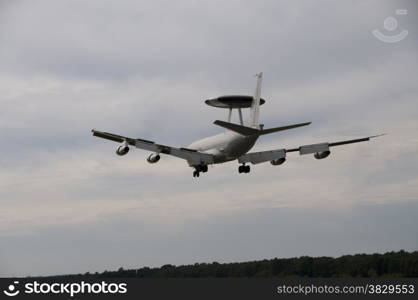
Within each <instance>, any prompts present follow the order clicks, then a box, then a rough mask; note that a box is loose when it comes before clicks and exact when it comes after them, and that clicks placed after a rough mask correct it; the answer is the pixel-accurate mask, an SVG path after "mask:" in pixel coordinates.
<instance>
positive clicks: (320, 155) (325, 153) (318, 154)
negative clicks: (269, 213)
mask: <svg viewBox="0 0 418 300" xmlns="http://www.w3.org/2000/svg"><path fill="white" fill-rule="evenodd" d="M330 154H331V151H329V150H328V151H323V152H316V153H315V154H314V157H315V158H316V159H323V158H326V157H328V156H329V155H330Z"/></svg>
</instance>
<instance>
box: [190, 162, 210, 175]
mask: <svg viewBox="0 0 418 300" xmlns="http://www.w3.org/2000/svg"><path fill="white" fill-rule="evenodd" d="M207 171H208V166H207V165H199V166H196V167H194V171H193V177H199V175H200V172H202V173H206V172H207Z"/></svg>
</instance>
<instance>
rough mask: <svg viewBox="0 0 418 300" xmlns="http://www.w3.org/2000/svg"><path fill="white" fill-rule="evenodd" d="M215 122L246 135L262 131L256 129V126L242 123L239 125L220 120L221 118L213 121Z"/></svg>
mask: <svg viewBox="0 0 418 300" xmlns="http://www.w3.org/2000/svg"><path fill="white" fill-rule="evenodd" d="M213 124H216V125H218V126H221V127H223V128H226V129H229V130H232V131H235V132H237V133H239V134H242V135H245V136H250V135H257V134H259V133H260V130H258V129H255V128H251V127H246V126H242V125H238V124H234V123H228V122H224V121H219V120H216V121H215V122H213Z"/></svg>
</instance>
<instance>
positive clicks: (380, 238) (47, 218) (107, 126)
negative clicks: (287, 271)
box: [0, 0, 418, 276]
mask: <svg viewBox="0 0 418 300" xmlns="http://www.w3.org/2000/svg"><path fill="white" fill-rule="evenodd" d="M396 9H407V10H408V11H407V14H406V15H405V14H403V15H396ZM417 14H418V5H417V2H416V1H404V2H402V1H392V2H391V1H346V2H344V3H343V2H341V1H338V3H337V2H336V1H291V0H289V1H273V0H272V1H146V2H145V1H116V0H115V1H98V0H97V1H81V0H80V1H52V0H51V1H11V0H0V101H1V106H0V140H1V141H2V144H1V147H0V276H26V275H51V274H65V273H83V272H86V271H90V272H94V271H99V272H102V271H104V270H106V269H107V270H114V269H117V268H119V267H121V266H122V267H124V268H125V269H126V268H139V267H142V266H160V265H163V264H167V263H170V264H192V263H195V262H213V261H218V262H234V261H246V260H257V259H265V258H274V257H293V256H301V255H313V256H322V255H327V256H339V255H343V254H355V253H363V252H366V253H374V252H385V251H392V250H393V251H397V250H400V249H405V250H409V251H412V250H417V249H418V85H417V79H418V57H417V55H418V51H417V50H418V32H417V30H418V26H417V25H418V22H417V20H418V17H417ZM391 16H392V17H394V18H396V20H397V21H398V23H397V25H398V27H397V28H396V29H395V30H393V31H388V30H386V29H385V28H384V25H383V21H384V20H385V18H387V17H391ZM374 29H379V30H380V31H381V32H382V33H384V34H386V35H388V36H392V35H395V34H399V33H400V32H401V31H402V30H408V35H407V37H406V38H405V39H404V40H402V41H399V42H397V43H384V42H382V41H380V40H378V39H377V38H376V37H375V36H374V35H373V34H372V31H373V30H374ZM260 71H263V72H264V81H263V89H262V97H263V98H265V99H266V100H267V102H266V104H265V105H263V106H262V109H261V119H262V121H263V123H265V125H266V127H273V126H281V125H287V124H292V123H298V122H306V121H312V122H313V123H312V125H311V126H309V127H304V128H299V129H294V130H290V131H287V132H283V133H276V134H272V135H269V136H265V137H262V138H260V140H259V142H258V143H257V145H256V146H255V147H254V148H253V151H261V150H267V149H280V148H283V147H297V146H300V145H303V144H310V143H317V142H332V141H339V140H344V139H350V138H357V137H364V136H368V135H374V134H379V133H384V132H387V133H388V134H389V135H387V136H384V137H381V138H379V139H374V140H373V141H371V142H368V143H360V144H355V145H349V146H345V147H337V148H334V149H332V154H331V156H330V157H329V158H327V159H325V160H316V159H314V158H313V157H312V156H310V155H309V156H303V157H300V156H299V155H298V154H297V153H292V154H289V157H288V161H287V162H286V163H285V164H284V165H281V166H276V167H273V166H271V165H270V164H269V163H266V164H261V165H257V166H253V167H252V171H251V173H250V174H238V171H237V167H238V164H237V162H230V163H226V164H223V165H216V166H214V167H213V168H209V172H208V173H206V174H203V176H201V177H200V178H199V179H197V178H193V177H192V169H190V168H189V167H188V166H187V164H186V163H185V162H184V161H182V160H178V159H175V158H171V157H167V156H164V157H162V159H161V160H160V162H159V163H158V164H153V165H151V164H148V163H147V162H146V161H145V158H146V156H147V155H148V153H147V152H145V151H142V150H134V151H131V152H130V153H129V154H128V155H127V156H124V157H118V156H116V155H115V153H114V152H115V149H116V146H117V145H116V144H115V143H113V142H111V141H106V140H102V139H98V138H95V137H93V136H91V132H90V130H91V129H92V128H96V129H98V130H104V131H110V132H114V133H117V134H122V135H127V136H131V137H141V138H144V139H149V140H153V141H158V142H160V143H165V144H169V145H173V146H187V145H188V144H189V143H191V142H192V141H194V140H196V139H199V138H202V137H204V136H207V135H211V134H215V133H218V132H221V131H222V129H220V128H219V127H216V126H215V125H212V122H213V121H214V120H216V119H225V118H226V112H225V111H223V110H219V109H215V108H212V107H209V106H206V105H205V104H204V102H203V101H204V100H205V99H207V98H208V97H212V96H217V95H222V94H229V93H231V94H252V93H253V90H254V85H255V78H254V77H253V75H254V74H255V73H257V72H260Z"/></svg>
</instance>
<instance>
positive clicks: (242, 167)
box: [238, 166, 244, 174]
mask: <svg viewBox="0 0 418 300" xmlns="http://www.w3.org/2000/svg"><path fill="white" fill-rule="evenodd" d="M242 172H244V166H239V167H238V173H240V174H241V173H242Z"/></svg>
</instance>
